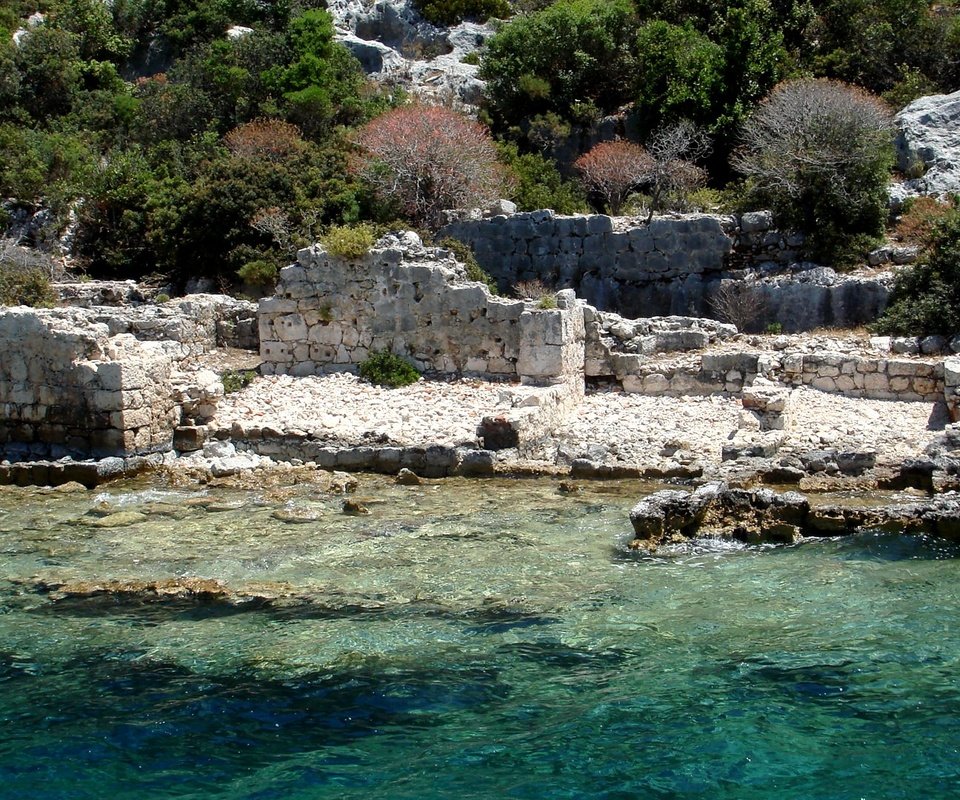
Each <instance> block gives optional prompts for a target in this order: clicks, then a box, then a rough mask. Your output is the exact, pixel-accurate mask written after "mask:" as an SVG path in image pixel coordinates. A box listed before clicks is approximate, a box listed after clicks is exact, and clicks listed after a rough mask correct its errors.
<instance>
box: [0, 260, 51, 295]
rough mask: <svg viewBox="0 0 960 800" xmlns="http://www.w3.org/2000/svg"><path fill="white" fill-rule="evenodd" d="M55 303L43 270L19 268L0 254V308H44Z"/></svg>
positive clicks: (47, 277) (47, 278)
mask: <svg viewBox="0 0 960 800" xmlns="http://www.w3.org/2000/svg"><path fill="white" fill-rule="evenodd" d="M56 302H57V294H56V292H54V291H53V288H52V287H51V286H50V278H49V276H48V275H47V274H46V273H45V272H44V271H43V270H41V269H37V268H35V267H30V268H21V267H19V266H17V265H15V264H12V263H9V262H8V261H7V260H5V259H4V258H3V254H2V253H0V306H33V307H35V308H46V307H50V306H53V305H55V304H56Z"/></svg>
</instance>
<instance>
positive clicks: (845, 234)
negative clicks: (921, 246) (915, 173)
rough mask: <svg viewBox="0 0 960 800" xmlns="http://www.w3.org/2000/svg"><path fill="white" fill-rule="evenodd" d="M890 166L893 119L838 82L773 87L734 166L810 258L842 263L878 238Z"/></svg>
mask: <svg viewBox="0 0 960 800" xmlns="http://www.w3.org/2000/svg"><path fill="white" fill-rule="evenodd" d="M892 164H893V146H892V115H891V112H890V109H889V108H888V107H887V106H886V104H884V103H883V101H881V100H880V99H879V98H877V97H875V96H873V95H871V94H870V93H869V92H866V91H864V90H863V89H859V88H856V87H854V86H849V85H847V84H844V83H840V82H837V81H831V80H824V79H818V80H814V79H809V78H802V79H797V80H791V81H785V82H783V83H781V84H779V85H777V86H776V87H775V88H774V89H773V91H772V92H771V93H770V94H769V95H768V96H767V98H766V99H765V100H764V101H763V102H762V103H761V104H760V105H759V106H758V107H757V109H756V110H755V111H754V112H753V114H752V115H751V116H750V117H749V118H748V119H747V121H746V123H745V124H744V126H743V130H742V134H741V147H740V149H739V150H738V151H737V152H736V153H735V154H734V165H735V166H736V167H737V169H739V171H740V172H741V173H742V174H744V175H745V176H747V178H748V179H749V180H750V182H751V183H752V186H753V189H754V192H755V195H756V197H757V199H760V200H762V201H765V202H769V203H770V204H771V205H772V206H773V208H774V210H775V211H776V212H777V213H778V214H779V215H780V218H781V220H782V221H783V222H785V223H787V224H789V225H792V226H794V227H796V228H798V229H800V230H802V231H804V232H805V233H806V234H807V236H808V243H809V249H810V255H812V256H813V257H816V258H820V259H834V260H843V258H844V257H849V256H851V255H853V254H854V251H855V250H856V249H857V248H860V249H861V250H862V249H863V246H864V245H865V243H866V241H867V240H869V239H871V238H873V237H876V236H877V235H879V234H880V233H881V232H882V230H883V225H884V221H885V218H886V184H887V179H888V175H889V170H890V167H891V166H892Z"/></svg>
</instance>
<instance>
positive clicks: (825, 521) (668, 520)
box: [630, 483, 960, 549]
mask: <svg viewBox="0 0 960 800" xmlns="http://www.w3.org/2000/svg"><path fill="white" fill-rule="evenodd" d="M630 522H631V524H632V525H633V530H634V534H635V537H636V538H635V539H634V540H633V542H631V545H630V546H631V547H633V548H643V549H651V548H656V547H657V546H658V545H661V544H665V543H669V542H672V541H677V540H682V539H686V538H691V537H701V536H706V537H730V538H734V539H739V540H741V541H745V542H750V543H762V542H771V543H781V544H789V543H792V542H795V541H797V540H799V539H800V538H801V537H803V536H839V535H842V534H848V533H855V532H858V531H862V530H889V531H901V532H906V533H910V534H929V535H933V536H943V537H948V538H951V539H954V540H957V539H960V495H958V494H957V493H956V492H947V493H945V494H941V495H937V496H935V497H933V498H931V499H929V500H925V501H919V502H915V503H898V504H891V505H885V506H876V507H870V506H863V505H858V506H852V505H849V504H843V505H832V504H820V503H816V502H812V501H811V499H810V498H809V497H807V496H805V495H802V494H800V493H798V492H784V493H777V492H774V491H772V490H770V489H732V488H730V487H728V486H727V485H726V484H724V483H710V484H706V485H704V486H701V487H700V488H698V489H697V490H695V491H693V492H685V491H674V490H665V491H660V492H655V493H654V494H652V495H650V496H649V497H646V498H644V499H643V500H641V501H640V502H639V503H637V505H635V506H634V507H633V509H632V510H631V511H630Z"/></svg>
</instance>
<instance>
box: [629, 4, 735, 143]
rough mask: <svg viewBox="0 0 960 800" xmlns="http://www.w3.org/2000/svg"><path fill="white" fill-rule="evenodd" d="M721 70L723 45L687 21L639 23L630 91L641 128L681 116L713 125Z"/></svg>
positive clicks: (719, 89)
mask: <svg viewBox="0 0 960 800" xmlns="http://www.w3.org/2000/svg"><path fill="white" fill-rule="evenodd" d="M723 71H724V52H723V48H721V47H720V45H718V44H716V43H715V42H713V41H711V40H710V39H709V38H708V37H707V36H706V35H705V34H703V33H700V32H699V31H697V30H696V29H695V28H694V27H693V25H691V24H690V23H687V24H685V25H682V26H681V25H674V24H672V23H669V22H666V21H664V20H653V21H650V22H646V23H644V24H643V25H642V26H641V27H640V30H639V32H638V34H637V69H636V93H635V97H636V108H637V111H638V113H639V115H640V118H641V120H643V121H644V123H645V124H644V128H646V129H648V130H652V129H653V128H655V127H657V126H658V125H660V124H661V121H662V120H668V121H673V120H679V119H684V118H686V119H691V120H696V121H697V122H699V123H701V124H709V123H712V122H713V121H714V120H715V119H716V112H715V104H716V96H717V95H718V94H719V93H720V92H721V91H722V89H723V87H722V86H720V81H721V79H722V75H723Z"/></svg>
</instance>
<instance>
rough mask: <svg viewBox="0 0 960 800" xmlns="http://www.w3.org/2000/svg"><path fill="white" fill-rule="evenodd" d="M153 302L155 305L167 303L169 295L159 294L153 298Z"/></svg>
mask: <svg viewBox="0 0 960 800" xmlns="http://www.w3.org/2000/svg"><path fill="white" fill-rule="evenodd" d="M153 300H154V302H155V303H156V304H157V305H160V304H161V303H169V302H170V295H168V294H167V293H166V292H160V294H158V295H157V296H156V297H154V298H153Z"/></svg>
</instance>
